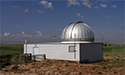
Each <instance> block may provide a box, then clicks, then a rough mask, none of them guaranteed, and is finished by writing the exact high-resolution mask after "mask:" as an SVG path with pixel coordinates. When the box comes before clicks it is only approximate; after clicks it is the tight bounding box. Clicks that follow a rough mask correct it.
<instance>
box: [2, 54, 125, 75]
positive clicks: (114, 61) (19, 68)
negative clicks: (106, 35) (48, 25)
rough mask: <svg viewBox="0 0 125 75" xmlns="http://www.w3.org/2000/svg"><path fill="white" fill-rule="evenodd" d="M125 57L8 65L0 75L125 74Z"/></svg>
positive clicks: (42, 61)
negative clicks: (93, 60)
mask: <svg viewBox="0 0 125 75" xmlns="http://www.w3.org/2000/svg"><path fill="white" fill-rule="evenodd" d="M124 61H125V56H124V55H118V56H106V55H105V56H104V60H103V61H101V62H96V63H87V64H85V63H83V64H80V63H78V62H74V61H63V60H41V61H39V62H32V63H27V64H18V65H10V66H6V67H5V68H2V69H1V70H0V75H22V74H25V75H62V74H63V75H80V74H81V75H83V74H84V75H95V74H104V75H107V74H112V75H123V74H125V67H124Z"/></svg>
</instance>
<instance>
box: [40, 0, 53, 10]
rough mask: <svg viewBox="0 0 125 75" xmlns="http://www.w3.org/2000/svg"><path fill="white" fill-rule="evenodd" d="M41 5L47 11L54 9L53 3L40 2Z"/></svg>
mask: <svg viewBox="0 0 125 75" xmlns="http://www.w3.org/2000/svg"><path fill="white" fill-rule="evenodd" d="M39 4H40V5H43V6H44V8H45V9H47V8H49V9H53V8H54V7H53V5H52V2H48V1H44V0H43V1H40V2H39Z"/></svg>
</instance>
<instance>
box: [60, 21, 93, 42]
mask: <svg viewBox="0 0 125 75" xmlns="http://www.w3.org/2000/svg"><path fill="white" fill-rule="evenodd" d="M61 40H62V43H65V42H67V43H69V42H71V41H72V42H73V41H79V43H85V42H88V43H89V42H94V33H93V31H92V29H91V28H90V27H89V26H88V25H87V24H85V23H83V22H82V21H78V22H72V23H70V24H69V25H68V26H66V27H65V28H64V30H63V32H62V35H61Z"/></svg>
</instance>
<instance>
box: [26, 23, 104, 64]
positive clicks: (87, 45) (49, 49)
mask: <svg viewBox="0 0 125 75" xmlns="http://www.w3.org/2000/svg"><path fill="white" fill-rule="evenodd" d="M94 37H95V36H94V33H93V31H92V29H91V28H90V27H89V26H88V25H87V24H85V23H83V22H82V21H78V22H72V23H70V24H69V25H68V26H66V27H65V28H64V29H63V31H62V35H61V40H62V41H61V42H59V43H54V42H51V43H41V44H24V54H25V53H31V54H32V55H38V54H45V55H46V59H57V60H70V61H79V62H80V63H82V62H95V61H100V60H103V45H102V43H95V42H94Z"/></svg>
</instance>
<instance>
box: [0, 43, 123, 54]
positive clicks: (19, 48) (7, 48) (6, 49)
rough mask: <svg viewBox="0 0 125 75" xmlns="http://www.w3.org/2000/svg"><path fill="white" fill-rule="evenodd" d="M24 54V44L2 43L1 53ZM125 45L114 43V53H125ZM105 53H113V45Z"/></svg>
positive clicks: (105, 49)
mask: <svg viewBox="0 0 125 75" xmlns="http://www.w3.org/2000/svg"><path fill="white" fill-rule="evenodd" d="M15 53H18V54H20V55H23V44H1V45H0V55H6V54H15ZM124 53H125V45H122V46H120V45H114V55H119V54H124ZM103 54H108V55H113V45H111V46H104V47H103Z"/></svg>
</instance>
